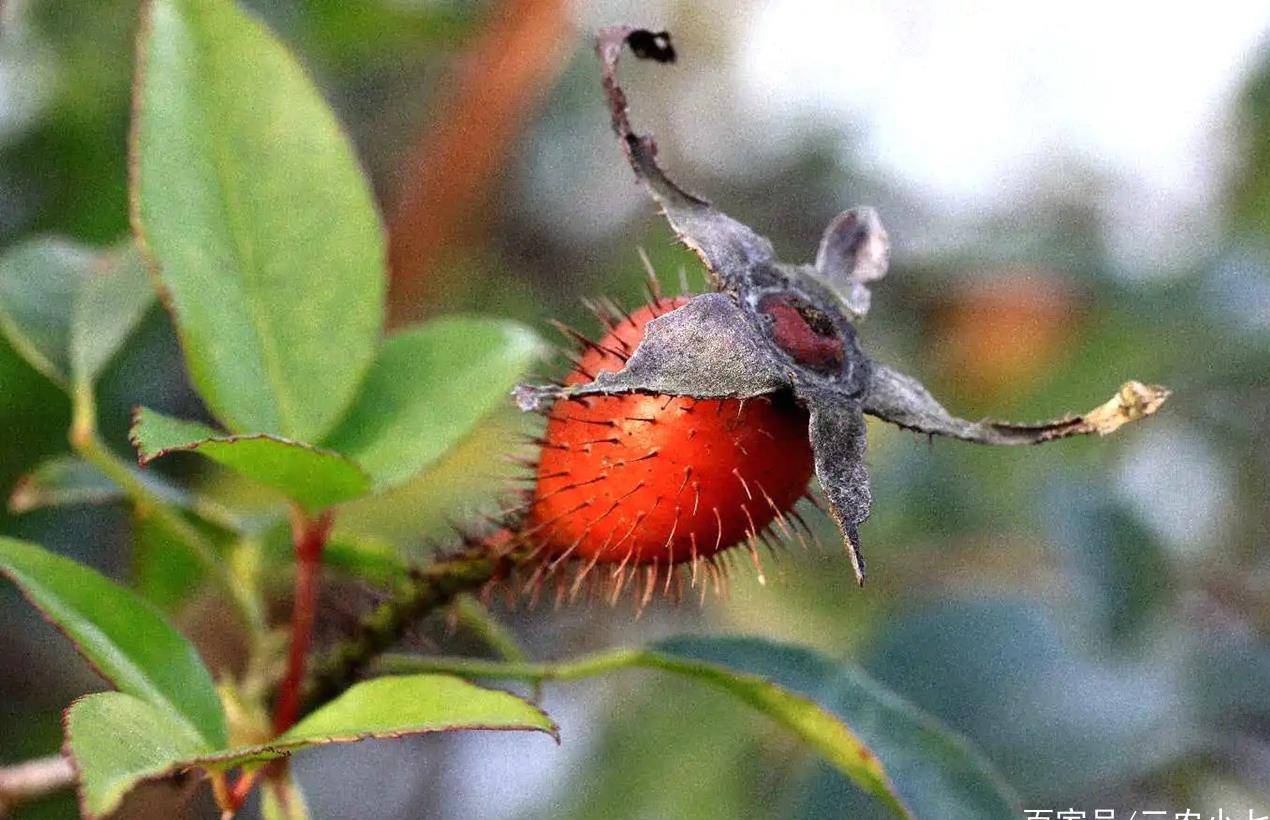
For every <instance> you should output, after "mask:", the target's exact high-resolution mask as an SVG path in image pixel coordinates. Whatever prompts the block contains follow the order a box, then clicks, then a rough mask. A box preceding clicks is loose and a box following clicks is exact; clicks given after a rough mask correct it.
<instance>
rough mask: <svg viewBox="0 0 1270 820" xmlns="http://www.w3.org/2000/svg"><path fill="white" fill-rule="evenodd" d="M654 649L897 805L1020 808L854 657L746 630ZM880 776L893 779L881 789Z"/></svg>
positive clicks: (964, 813) (943, 813)
mask: <svg viewBox="0 0 1270 820" xmlns="http://www.w3.org/2000/svg"><path fill="white" fill-rule="evenodd" d="M654 652H655V653H656V654H657V655H659V656H661V657H662V658H664V659H666V660H667V661H668V662H669V663H671V664H672V665H674V666H676V667H677V666H678V665H679V664H684V663H687V664H689V666H688V667H686V668H684V669H683V672H684V673H685V674H690V675H692V676H694V677H698V678H699V679H701V680H704V681H706V682H709V683H712V684H714V685H716V686H719V687H720V688H723V689H726V690H727V691H729V692H731V693H732V694H734V695H736V696H737V697H739V698H741V700H743V701H745V702H746V703H749V704H750V705H752V706H754V707H755V708H757V709H759V710H760V711H763V712H765V713H767V714H768V715H770V716H771V717H773V718H774V719H775V720H777V721H779V722H781V723H783V724H785V725H786V726H788V727H790V728H791V729H793V731H795V732H796V733H798V734H799V735H801V736H803V737H804V738H805V739H806V740H807V741H808V742H809V743H811V744H812V745H813V746H815V747H816V748H817V749H818V750H819V751H820V752H821V754H823V755H824V756H825V758H826V759H827V760H829V761H830V762H831V763H833V764H834V766H835V767H836V768H838V769H839V771H842V772H844V773H845V774H847V775H848V776H850V777H851V778H852V779H853V780H855V781H856V782H857V783H858V784H860V785H861V786H862V787H863V788H864V789H865V791H867V792H869V793H870V794H873V795H874V796H876V797H878V798H879V799H881V800H882V801H883V802H884V803H885V804H887V805H889V806H891V808H893V809H896V810H897V811H900V810H901V806H902V807H906V808H907V810H909V811H911V812H912V814H913V816H916V817H919V818H926V817H982V818H1002V819H1003V820H1005V819H1006V818H1017V817H1019V816H1021V815H1022V810H1021V808H1020V807H1019V804H1018V800H1017V798H1016V797H1015V796H1014V795H1013V794H1012V792H1011V790H1010V788H1009V786H1008V785H1006V784H1005V782H1004V781H1003V780H1002V779H1001V776H1000V775H999V774H997V773H996V771H995V770H994V769H993V768H992V766H991V764H989V763H988V762H987V760H985V759H984V758H983V756H982V755H980V754H979V753H978V752H977V751H975V750H974V749H973V748H972V747H970V745H969V744H968V743H966V741H965V740H963V739H961V738H960V737H958V736H957V735H955V734H954V733H953V732H952V731H951V730H949V729H947V728H946V727H944V726H943V725H941V724H940V723H939V722H938V721H937V720H935V718H933V717H931V716H930V715H927V714H926V713H924V712H922V711H921V710H919V709H918V708H917V707H915V706H913V705H912V704H910V703H908V702H907V701H905V700H903V699H902V698H900V697H899V696H898V695H896V694H894V693H893V692H891V691H890V690H888V689H886V688H884V687H883V686H882V685H881V684H879V683H877V682H876V681H874V680H872V679H871V678H869V677H868V676H867V675H865V674H864V672H862V671H860V670H859V669H857V668H855V667H853V666H850V665H847V664H844V663H840V662H835V661H832V660H830V659H829V658H826V657H824V656H823V655H820V654H818V653H816V652H813V651H811V650H809V649H805V648H802V647H798V646H790V645H785V644H777V643H771V642H768V641H762V640H757V639H752V638H705V637H702V638H698V637H683V638H675V639H672V640H669V641H664V642H662V643H659V644H656V645H655V646H654ZM698 667H700V669H701V671H698ZM733 670H735V671H733ZM671 671H679V670H678V669H672V670H671ZM756 681H761V683H756ZM778 686H779V687H781V688H783V690H787V692H786V696H785V697H781V696H774V695H773V694H772V692H771V691H770V690H775V689H776V688H777V687H778ZM789 693H801V694H802V695H804V696H806V697H810V698H813V699H814V700H815V702H816V704H818V705H817V706H815V707H814V711H811V710H808V709H807V708H806V707H805V706H799V705H798V703H797V702H796V701H793V702H791V701H790V700H789V698H790V697H794V698H796V699H797V701H802V697H800V696H795V695H789ZM803 703H807V702H806V701H803ZM826 719H827V720H829V721H832V722H833V723H838V721H841V723H838V725H843V724H845V725H846V726H850V727H851V732H852V733H853V735H852V739H851V740H849V741H847V740H845V739H844V738H842V736H841V734H840V733H838V732H835V731H834V730H833V729H832V727H830V726H827V725H826V723H825V721H826ZM874 756H876V757H874ZM870 760H872V761H873V764H877V761H879V760H880V761H881V763H880V765H878V766H877V773H878V774H881V768H882V767H883V766H884V767H885V774H884V776H883V779H878V778H877V777H875V776H874V773H873V765H870V763H869V761H870ZM885 778H889V780H890V784H892V785H891V786H889V787H886V788H885V789H884V790H879V787H885V786H886V780H885ZM892 790H893V791H894V794H893V795H892V794H890V792H891V791H892Z"/></svg>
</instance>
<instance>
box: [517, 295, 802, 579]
mask: <svg viewBox="0 0 1270 820" xmlns="http://www.w3.org/2000/svg"><path fill="white" fill-rule="evenodd" d="M687 301H688V300H687V298H685V297H680V298H677V299H658V300H655V301H654V302H653V303H652V304H650V305H647V306H645V307H643V308H640V309H639V310H637V311H635V312H634V313H633V314H631V315H630V316H629V317H628V318H624V319H622V320H621V321H620V322H619V323H617V324H616V325H615V326H614V327H612V328H611V329H610V330H609V332H608V333H607V334H606V335H605V336H604V338H603V339H601V340H600V341H599V343H598V345H596V346H592V347H589V348H588V349H587V350H586V352H585V353H584V354H583V356H582V358H581V361H580V362H579V364H578V366H577V368H576V369H575V370H574V371H573V372H572V373H571V374H570V375H569V377H568V378H567V379H566V380H565V381H566V383H567V384H579V383H585V382H589V381H591V380H592V379H593V378H594V377H595V376H596V375H597V374H598V373H601V372H613V371H617V370H620V369H621V368H622V366H623V364H624V361H625V358H624V357H627V356H629V355H630V353H631V352H632V351H634V350H635V348H636V346H638V344H639V342H640V340H641V339H642V338H643V335H644V325H645V324H647V323H648V321H649V320H651V319H653V318H655V317H657V316H660V315H662V314H664V313H667V312H669V311H671V310H673V309H674V308H677V307H679V306H680V305H682V304H684V303H685V302H687ZM548 419H549V420H548V422H547V429H546V433H545V435H544V445H543V448H542V456H541V458H540V460H539V463H538V475H537V482H536V484H535V487H534V497H533V500H532V502H531V506H530V511H529V518H528V524H527V530H526V531H527V533H528V534H529V535H530V537H531V538H532V540H533V541H534V542H536V543H537V544H539V545H541V546H543V547H544V551H545V552H546V553H548V554H550V555H554V556H557V557H559V556H564V555H568V556H571V557H576V558H579V559H582V560H586V561H588V562H592V563H620V562H630V563H631V564H660V565H663V566H668V565H673V564H679V563H683V562H685V561H692V560H695V559H696V558H698V557H699V558H709V557H710V556H712V555H714V554H716V553H718V552H720V551H721V550H724V549H727V548H728V547H731V546H733V545H735V544H737V543H738V542H740V541H743V540H745V539H746V538H747V537H749V536H750V535H751V534H753V535H757V534H758V533H760V532H762V531H763V530H764V529H765V528H766V527H767V526H768V525H769V524H771V523H772V521H773V520H774V519H775V518H776V517H777V515H778V511H779V512H780V513H781V514H783V513H785V512H786V511H788V510H790V509H791V508H792V507H793V506H794V504H795V503H796V502H797V501H798V499H799V498H801V497H802V496H803V494H804V493H805V492H806V490H807V482H808V481H809V480H810V479H811V475H812V469H813V461H812V452H811V446H810V444H809V443H808V440H807V412H806V410H804V409H803V408H802V407H800V406H798V405H797V404H795V403H794V401H793V399H792V398H791V397H789V396H785V395H778V396H771V397H763V398H759V399H749V400H747V401H744V402H742V401H740V400H736V399H724V400H698V399H691V398H686V397H671V396H646V395H638V394H627V395H622V396H592V397H587V398H581V399H572V400H561V401H559V402H557V403H556V404H555V406H554V407H552V409H551V411H550V412H549V413H548Z"/></svg>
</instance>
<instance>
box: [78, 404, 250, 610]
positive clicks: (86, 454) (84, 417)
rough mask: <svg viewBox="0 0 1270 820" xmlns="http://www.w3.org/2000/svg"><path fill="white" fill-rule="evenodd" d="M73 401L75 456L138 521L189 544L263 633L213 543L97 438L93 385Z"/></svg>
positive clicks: (247, 596) (245, 594) (245, 592)
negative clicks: (111, 487) (109, 485)
mask: <svg viewBox="0 0 1270 820" xmlns="http://www.w3.org/2000/svg"><path fill="white" fill-rule="evenodd" d="M73 398H74V404H73V416H72V419H71V430H70V436H69V438H70V444H71V447H72V448H73V449H74V450H75V452H76V453H78V454H79V456H80V457H81V458H83V459H84V460H85V461H87V462H88V463H89V464H92V465H93V466H94V467H96V468H97V469H98V470H101V472H102V473H104V474H105V475H106V476H107V477H108V478H109V479H110V480H111V481H113V482H115V484H117V485H119V488H120V489H121V490H123V492H124V494H125V495H126V496H127V497H128V499H129V500H130V501H131V502H132V504H133V506H134V507H135V508H136V510H137V514H138V516H139V517H144V516H151V517H153V518H154V520H155V521H157V522H158V523H159V524H160V525H161V526H162V527H163V528H164V529H165V530H167V531H168V532H169V533H171V534H172V535H174V536H175V537H176V538H178V539H180V540H181V541H183V542H184V543H185V544H187V545H188V546H189V547H190V549H191V550H192V551H193V553H194V555H195V557H196V558H198V561H199V563H200V564H202V566H203V568H204V570H206V572H207V573H208V575H209V576H210V577H211V578H213V579H214V580H215V581H216V583H218V584H219V585H220V586H221V587H222V588H223V589H224V591H225V593H226V594H227V595H228V596H229V598H230V600H231V601H232V602H233V604H234V606H235V608H236V609H237V610H238V613H239V615H240V616H241V618H242V620H243V623H244V624H245V625H246V626H248V627H249V628H250V629H251V630H252V631H253V633H255V632H259V631H260V630H262V629H263V628H264V614H263V613H262V612H261V609H260V604H259V602H258V601H256V600H255V598H254V597H253V596H252V595H251V594H250V593H249V592H248V590H246V589H245V588H244V587H243V586H242V585H241V584H239V583H237V581H236V580H235V579H234V577H233V575H231V574H230V572H229V570H228V569H227V568H226V567H225V565H224V563H223V562H222V561H221V560H220V558H219V557H218V556H217V554H216V549H215V548H214V547H213V546H212V544H211V542H210V541H208V539H207V538H206V537H205V536H204V535H203V534H202V533H201V532H199V531H198V529H196V528H195V527H194V526H193V525H192V524H190V523H189V522H188V521H186V520H185V518H184V517H182V516H181V514H180V513H179V512H177V511H176V510H174V509H173V508H172V507H171V506H170V505H168V504H167V503H166V502H164V501H163V499H161V498H159V497H158V496H156V495H155V494H154V492H153V491H152V490H151V489H150V488H149V487H147V486H146V485H145V483H144V482H142V481H141V480H140V479H138V478H137V476H136V475H134V474H133V472H132V470H131V469H130V468H129V467H128V465H127V464H125V463H124V462H123V460H122V459H120V458H119V457H118V456H116V455H115V454H114V453H112V452H111V451H110V449H109V448H108V447H107V446H106V445H105V443H104V442H103V441H102V440H101V437H100V436H99V435H98V434H97V410H96V402H95V400H94V397H93V388H92V385H91V384H89V383H87V382H83V381H79V382H76V384H75V388H74V397H73Z"/></svg>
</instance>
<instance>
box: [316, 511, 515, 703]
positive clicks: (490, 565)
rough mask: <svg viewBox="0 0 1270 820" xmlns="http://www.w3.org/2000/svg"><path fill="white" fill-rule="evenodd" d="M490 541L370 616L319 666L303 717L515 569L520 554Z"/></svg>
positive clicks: (436, 565) (420, 574) (446, 562)
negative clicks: (447, 610) (441, 613)
mask: <svg viewBox="0 0 1270 820" xmlns="http://www.w3.org/2000/svg"><path fill="white" fill-rule="evenodd" d="M500 536H501V537H504V538H505V537H506V536H507V533H506V531H502V532H500V533H498V534H497V535H496V536H494V537H493V538H491V539H487V540H486V541H484V542H482V543H479V544H475V545H472V546H469V547H468V548H467V549H465V550H464V551H462V552H459V553H457V554H454V555H451V556H449V557H446V558H442V559H440V560H437V561H433V562H432V563H431V564H429V565H428V566H426V567H424V568H422V569H420V570H418V571H416V572H415V573H414V574H413V577H412V578H411V579H410V580H409V581H408V582H407V583H406V584H403V585H402V587H401V589H399V590H398V591H397V592H396V594H394V595H393V597H392V598H390V599H389V600H387V601H385V602H384V603H382V604H380V605H379V606H378V607H377V608H376V609H375V610H374V611H373V612H371V613H370V614H369V615H368V616H366V617H365V618H364V619H363V620H362V622H361V624H360V625H359V629H358V632H357V634H355V635H354V636H353V637H352V638H351V639H350V640H348V641H346V642H344V643H342V644H340V645H338V646H336V647H335V648H333V649H331V650H330V651H329V652H328V653H327V654H326V656H325V657H324V658H323V659H322V660H321V661H320V663H319V664H318V666H317V668H316V670H315V671H314V674H313V677H312V678H311V679H310V682H309V686H308V689H307V691H306V692H305V695H304V698H303V704H302V709H301V711H302V712H304V711H307V710H309V709H311V708H313V707H314V706H317V705H319V704H321V703H325V702H326V701H327V700H330V699H331V698H332V697H334V696H335V695H337V694H339V693H340V692H341V691H343V690H344V689H345V688H347V687H348V685H349V684H350V683H352V682H353V681H354V680H356V679H357V677H358V676H359V675H360V674H361V672H362V671H363V670H364V669H365V668H366V667H367V666H369V665H370V663H371V662H372V661H373V660H374V659H375V657H376V656H377V655H379V653H381V652H383V651H384V650H385V649H388V648H389V647H390V646H392V645H393V644H394V643H396V642H397V641H398V640H399V639H400V638H401V635H402V633H403V632H404V631H405V629H406V628H407V627H408V626H409V625H410V624H412V623H414V622H415V621H417V620H418V619H419V618H422V617H423V616H424V615H427V614H428V613H430V612H433V611H435V610H437V609H440V608H441V607H443V606H445V605H446V604H448V603H450V602H451V601H453V600H454V598H455V597H456V596H458V595H460V594H462V593H464V592H473V591H475V590H478V589H480V588H481V587H483V586H485V585H486V584H487V583H489V582H490V581H491V580H493V579H494V578H496V577H498V576H500V575H502V574H504V573H506V572H507V571H508V570H509V569H510V568H511V567H513V566H514V565H515V564H516V562H517V560H518V558H519V557H520V553H518V552H515V551H513V552H507V553H503V552H499V551H498V550H497V549H496V548H494V547H493V546H492V543H493V542H494V541H496V540H497V539H498V538H499V537H500Z"/></svg>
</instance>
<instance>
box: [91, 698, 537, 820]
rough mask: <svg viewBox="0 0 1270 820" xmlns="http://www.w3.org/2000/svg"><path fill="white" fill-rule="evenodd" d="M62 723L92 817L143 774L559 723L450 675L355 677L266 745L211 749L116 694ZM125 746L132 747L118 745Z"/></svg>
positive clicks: (110, 806)
mask: <svg viewBox="0 0 1270 820" xmlns="http://www.w3.org/2000/svg"><path fill="white" fill-rule="evenodd" d="M66 726H67V737H68V741H69V745H70V749H71V753H72V755H74V757H75V764H76V766H77V767H78V769H79V771H80V775H81V790H82V794H83V798H84V805H85V807H86V808H88V809H89V811H90V812H92V813H94V814H103V813H106V812H109V811H111V810H113V809H114V808H117V807H118V805H119V802H120V801H121V800H122V799H123V796H124V795H125V794H126V793H127V791H128V790H129V789H130V788H132V787H133V786H135V785H137V784H138V783H140V782H141V781H143V780H149V779H154V778H158V777H163V776H165V775H168V774H172V773H175V772H177V771H180V770H184V769H187V768H190V767H194V766H199V767H202V768H205V769H211V770H223V769H229V768H233V767H235V766H240V765H243V764H249V763H259V762H263V761H267V760H275V759H277V758H279V757H284V756H286V755H289V754H291V753H292V752H294V751H296V750H299V749H303V748H307V747H310V746H318V745H324V744H328V743H351V742H355V741H359V740H368V739H393V738H399V737H404V736H407V735H414V734H423V733H426V732H449V731H457V730H461V729H500V730H527V731H539V732H545V733H547V734H549V735H551V736H552V737H553V738H556V739H557V740H558V739H559V737H558V731H557V729H556V725H555V724H554V723H553V722H552V721H551V719H550V718H549V717H547V715H546V714H544V713H543V712H542V711H541V710H540V709H538V708H537V707H536V706H533V705H531V704H529V703H526V702H525V701H523V700H521V699H520V698H518V697H516V696H515V695H511V694H508V693H507V692H500V691H497V690H493V689H482V688H480V687H478V686H473V685H472V684H470V683H468V682H466V681H464V680H461V679H459V678H454V677H450V676H448V675H409V676H399V677H384V678H376V679H375V680H371V681H366V682H364V683H359V684H357V685H355V686H353V687H352V688H351V689H349V690H348V691H347V692H345V693H344V694H343V695H340V696H339V697H338V698H336V699H335V700H333V701H331V702H330V703H328V704H326V705H325V706H323V707H322V708H321V709H319V710H317V711H316V712H314V713H313V714H311V715H309V716H308V717H307V718H305V719H304V720H302V721H300V722H299V723H297V724H296V725H295V726H294V727H292V729H291V730H290V731H289V732H286V733H285V734H283V735H282V736H280V737H278V738H277V739H275V740H273V741H270V742H269V743H267V744H262V745H260V746H252V747H245V748H237V749H215V748H213V747H211V746H209V745H208V744H207V743H206V742H205V741H203V740H202V739H201V738H200V737H198V735H196V734H192V733H191V732H190V730H189V729H188V728H187V727H186V726H184V725H183V724H181V723H179V722H176V721H173V720H172V719H171V718H170V717H169V716H168V715H166V714H165V713H163V712H162V711H161V710H159V709H156V708H154V707H153V706H152V705H150V704H147V703H144V702H142V701H141V700H139V699H137V698H134V697H129V696H127V695H122V694H119V693H117V692H107V693H101V694H96V695H88V696H87V697H84V698H81V699H80V700H78V701H76V702H75V703H74V704H73V705H72V706H71V708H70V709H69V710H68V712H67V720H66ZM112 738H114V741H113V743H112V742H111V739H112ZM124 745H126V746H127V748H126V749H121V748H119V747H120V746H124Z"/></svg>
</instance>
